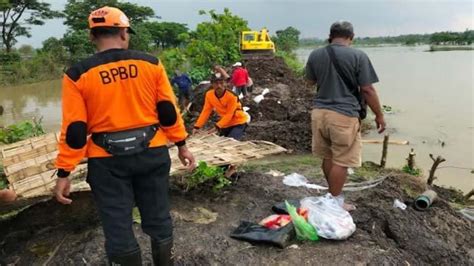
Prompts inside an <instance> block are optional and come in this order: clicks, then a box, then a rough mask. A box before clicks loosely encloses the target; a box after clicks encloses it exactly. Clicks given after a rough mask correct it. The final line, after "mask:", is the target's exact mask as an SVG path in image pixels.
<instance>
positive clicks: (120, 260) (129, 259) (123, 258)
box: [108, 250, 142, 266]
mask: <svg viewBox="0 0 474 266" xmlns="http://www.w3.org/2000/svg"><path fill="white" fill-rule="evenodd" d="M108 257H109V265H110V266H142V253H141V252H140V250H137V251H133V252H130V253H128V254H123V255H116V256H108Z"/></svg>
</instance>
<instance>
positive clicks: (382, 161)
mask: <svg viewBox="0 0 474 266" xmlns="http://www.w3.org/2000/svg"><path fill="white" fill-rule="evenodd" d="M389 138H390V135H389V134H385V136H384V137H383V147H382V159H380V167H381V168H385V164H386V163H387V150H388V140H389Z"/></svg>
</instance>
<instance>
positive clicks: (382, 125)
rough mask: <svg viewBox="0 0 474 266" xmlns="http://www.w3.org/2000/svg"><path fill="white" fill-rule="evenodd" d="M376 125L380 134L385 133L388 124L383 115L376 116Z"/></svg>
mask: <svg viewBox="0 0 474 266" xmlns="http://www.w3.org/2000/svg"><path fill="white" fill-rule="evenodd" d="M375 125H376V126H377V130H378V132H379V134H380V133H382V132H384V131H385V126H386V124H385V119H384V117H383V115H378V116H375Z"/></svg>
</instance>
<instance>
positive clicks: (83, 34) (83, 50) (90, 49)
mask: <svg viewBox="0 0 474 266" xmlns="http://www.w3.org/2000/svg"><path fill="white" fill-rule="evenodd" d="M62 43H63V45H64V47H65V48H66V51H67V53H68V60H69V63H70V64H71V63H73V62H77V61H79V60H81V59H84V58H86V57H88V56H90V55H91V54H93V53H94V51H95V48H94V46H93V45H92V43H91V42H90V40H89V31H88V30H86V29H83V30H79V31H71V30H70V31H68V32H66V34H64V36H63V39H62Z"/></svg>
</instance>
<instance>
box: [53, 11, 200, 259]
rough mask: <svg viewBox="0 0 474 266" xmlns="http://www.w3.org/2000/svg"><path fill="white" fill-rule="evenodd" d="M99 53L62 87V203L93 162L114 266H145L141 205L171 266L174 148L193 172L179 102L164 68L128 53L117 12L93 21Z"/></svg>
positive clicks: (124, 22) (126, 32) (125, 26)
mask: <svg viewBox="0 0 474 266" xmlns="http://www.w3.org/2000/svg"><path fill="white" fill-rule="evenodd" d="M89 27H90V38H91V40H92V42H93V43H94V44H95V46H96V48H97V53H96V54H95V55H93V56H91V57H89V58H87V59H85V60H83V61H81V62H79V63H77V64H75V65H73V66H72V67H71V68H70V69H69V70H67V72H66V73H65V75H64V78H63V84H62V108H63V121H62V129H61V138H60V142H59V154H58V156H57V159H56V167H57V169H58V174H57V175H58V180H57V183H56V187H55V195H56V199H57V200H58V201H59V202H61V203H63V204H70V203H71V202H72V201H71V199H69V198H68V195H69V191H70V181H69V179H68V176H69V173H70V172H71V171H72V170H74V168H75V166H76V165H77V164H78V163H79V161H80V160H81V159H82V158H83V157H88V158H89V160H88V172H87V182H88V183H89V184H90V186H91V189H92V193H93V195H94V199H95V201H96V203H97V207H98V210H99V214H100V218H101V221H102V226H103V229H104V235H105V249H106V253H107V257H108V259H109V264H110V265H141V263H142V260H141V252H140V248H139V246H138V243H137V241H136V239H135V236H134V234H133V230H132V209H133V207H134V205H135V204H136V205H137V206H138V208H139V210H140V214H141V218H142V229H143V231H144V232H145V233H146V234H148V235H149V236H150V237H151V240H152V255H153V260H154V262H155V264H156V265H170V264H172V260H171V248H172V240H173V238H172V231H173V229H172V222H171V216H170V213H169V209H170V205H169V197H168V177H169V170H170V165H171V162H170V157H169V153H168V148H167V146H166V145H167V144H168V142H169V141H171V142H174V143H175V144H176V145H177V146H178V155H179V158H180V159H181V161H182V163H183V164H185V165H186V164H187V165H188V167H189V168H190V169H192V168H193V167H194V165H195V162H194V158H193V155H192V154H191V153H190V152H189V151H188V149H187V148H186V143H185V139H186V137H187V133H186V131H185V128H184V123H183V120H182V118H181V115H180V113H179V110H178V107H177V105H176V100H175V95H174V93H173V90H172V88H171V85H170V83H169V81H168V77H167V76H166V71H165V69H164V67H163V65H162V64H161V63H160V62H159V60H158V59H157V58H155V57H153V56H150V55H148V54H145V53H142V52H137V51H132V50H127V49H128V45H129V40H130V33H134V32H133V30H132V29H131V28H130V25H129V22H128V18H127V16H126V15H125V14H124V13H123V12H122V11H120V10H119V9H117V8H112V7H103V8H100V9H98V10H95V11H93V12H92V13H91V14H90V16H89Z"/></svg>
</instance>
